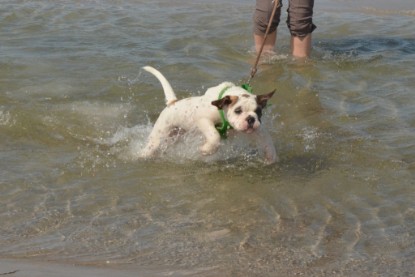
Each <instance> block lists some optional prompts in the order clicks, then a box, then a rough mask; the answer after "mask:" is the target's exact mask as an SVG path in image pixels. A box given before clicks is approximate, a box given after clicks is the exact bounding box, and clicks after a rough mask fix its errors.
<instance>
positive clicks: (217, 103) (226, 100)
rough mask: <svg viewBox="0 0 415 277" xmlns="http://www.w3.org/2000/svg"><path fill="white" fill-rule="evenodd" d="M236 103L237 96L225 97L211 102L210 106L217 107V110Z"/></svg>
mask: <svg viewBox="0 0 415 277" xmlns="http://www.w3.org/2000/svg"><path fill="white" fill-rule="evenodd" d="M236 101H238V96H229V95H226V96H225V97H223V98H222V99H219V100H215V101H212V105H213V106H216V107H218V109H219V110H222V109H223V108H225V107H227V106H229V105H231V104H232V103H236Z"/></svg>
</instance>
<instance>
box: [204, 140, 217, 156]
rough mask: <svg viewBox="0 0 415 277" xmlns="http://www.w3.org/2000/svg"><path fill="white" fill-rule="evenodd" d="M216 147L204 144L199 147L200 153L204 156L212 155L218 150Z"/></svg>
mask: <svg viewBox="0 0 415 277" xmlns="http://www.w3.org/2000/svg"><path fill="white" fill-rule="evenodd" d="M218 147H219V146H216V145H214V144H211V143H205V144H203V145H202V146H201V147H200V152H201V153H202V154H203V155H205V156H207V155H212V154H214V153H215V152H216V151H217V150H218Z"/></svg>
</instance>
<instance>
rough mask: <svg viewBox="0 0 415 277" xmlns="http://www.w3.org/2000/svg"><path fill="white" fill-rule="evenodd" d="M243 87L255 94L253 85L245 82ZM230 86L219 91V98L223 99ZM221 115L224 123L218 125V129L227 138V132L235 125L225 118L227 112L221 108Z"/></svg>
mask: <svg viewBox="0 0 415 277" xmlns="http://www.w3.org/2000/svg"><path fill="white" fill-rule="evenodd" d="M241 87H242V88H243V89H244V90H246V91H247V92H249V93H251V94H253V92H252V87H251V86H250V85H248V84H243V85H241ZM229 88H230V87H224V88H223V89H222V90H221V91H220V93H219V97H218V100H220V99H222V97H223V95H224V94H225V92H226V91H227V90H228V89H229ZM219 115H220V118H221V120H222V124H221V125H219V126H216V129H217V130H218V132H219V134H220V136H221V138H222V139H226V138H227V137H228V136H227V133H228V130H229V129H232V128H233V127H232V126H231V124H230V123H229V122H228V121H227V120H226V118H225V112H224V111H223V110H222V109H220V110H219Z"/></svg>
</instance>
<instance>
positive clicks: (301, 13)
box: [287, 0, 317, 37]
mask: <svg viewBox="0 0 415 277" xmlns="http://www.w3.org/2000/svg"><path fill="white" fill-rule="evenodd" d="M313 7H314V0H292V1H290V5H289V7H288V9H287V12H288V18H287V26H288V29H289V30H290V33H291V35H292V36H296V37H305V36H306V35H308V34H311V33H312V32H313V31H314V30H315V29H316V28H317V27H316V25H314V24H313Z"/></svg>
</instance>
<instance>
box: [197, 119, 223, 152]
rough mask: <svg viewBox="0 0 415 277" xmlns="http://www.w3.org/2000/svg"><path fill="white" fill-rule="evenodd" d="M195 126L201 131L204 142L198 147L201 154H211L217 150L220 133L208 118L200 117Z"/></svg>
mask: <svg viewBox="0 0 415 277" xmlns="http://www.w3.org/2000/svg"><path fill="white" fill-rule="evenodd" d="M197 127H198V128H199V130H200V131H201V132H202V133H203V135H204V137H205V139H206V142H205V144H203V145H202V146H201V147H200V151H201V152H202V154H203V155H211V154H213V153H215V152H216V151H217V150H218V147H219V144H220V135H219V132H218V131H217V130H216V128H215V125H214V124H213V122H212V121H210V120H209V119H201V120H199V121H198V122H197Z"/></svg>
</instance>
